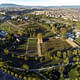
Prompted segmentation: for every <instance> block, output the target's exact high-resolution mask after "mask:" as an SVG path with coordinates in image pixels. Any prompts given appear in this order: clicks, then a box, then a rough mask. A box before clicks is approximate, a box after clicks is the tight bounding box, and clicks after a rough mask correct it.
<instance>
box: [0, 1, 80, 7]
mask: <svg viewBox="0 0 80 80" xmlns="http://www.w3.org/2000/svg"><path fill="white" fill-rule="evenodd" d="M0 3H14V4H20V5H33V6H34V5H38V6H39V5H42V6H49V5H51V6H55V5H80V0H0Z"/></svg>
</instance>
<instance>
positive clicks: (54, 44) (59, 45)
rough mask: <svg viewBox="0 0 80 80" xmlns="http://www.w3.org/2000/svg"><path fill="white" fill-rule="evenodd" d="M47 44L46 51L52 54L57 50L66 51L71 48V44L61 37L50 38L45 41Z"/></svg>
mask: <svg viewBox="0 0 80 80" xmlns="http://www.w3.org/2000/svg"><path fill="white" fill-rule="evenodd" d="M44 45H45V51H46V52H49V53H50V54H53V53H55V52H57V51H64V50H68V49H70V48H71V46H70V45H69V44H68V43H67V42H66V41H63V40H61V39H55V38H53V39H50V40H48V41H46V42H45V43H44Z"/></svg>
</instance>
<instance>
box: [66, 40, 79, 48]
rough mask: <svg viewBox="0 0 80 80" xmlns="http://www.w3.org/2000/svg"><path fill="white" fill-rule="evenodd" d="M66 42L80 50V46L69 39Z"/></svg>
mask: <svg viewBox="0 0 80 80" xmlns="http://www.w3.org/2000/svg"><path fill="white" fill-rule="evenodd" d="M66 42H67V43H69V44H70V45H71V46H72V47H74V48H75V47H79V48H80V46H79V45H77V44H76V43H74V42H73V41H71V40H69V39H66Z"/></svg>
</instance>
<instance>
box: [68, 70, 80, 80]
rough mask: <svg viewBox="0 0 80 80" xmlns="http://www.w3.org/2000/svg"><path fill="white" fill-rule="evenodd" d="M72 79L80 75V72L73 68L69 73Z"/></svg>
mask: <svg viewBox="0 0 80 80" xmlns="http://www.w3.org/2000/svg"><path fill="white" fill-rule="evenodd" d="M68 74H69V77H70V80H75V79H76V78H78V77H79V73H78V71H77V70H76V69H71V71H70V72H69V73H68Z"/></svg>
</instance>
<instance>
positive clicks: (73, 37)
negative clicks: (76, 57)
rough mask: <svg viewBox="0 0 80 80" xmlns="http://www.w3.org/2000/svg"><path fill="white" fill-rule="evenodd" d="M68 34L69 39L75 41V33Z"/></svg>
mask: <svg viewBox="0 0 80 80" xmlns="http://www.w3.org/2000/svg"><path fill="white" fill-rule="evenodd" d="M66 35H67V37H68V39H69V40H71V41H74V39H75V35H74V34H73V33H67V34H66Z"/></svg>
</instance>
